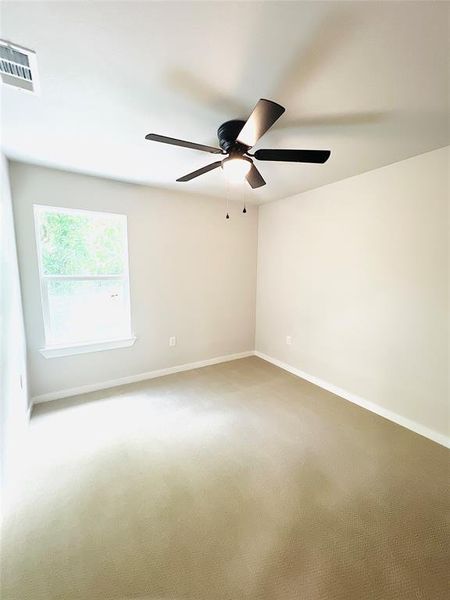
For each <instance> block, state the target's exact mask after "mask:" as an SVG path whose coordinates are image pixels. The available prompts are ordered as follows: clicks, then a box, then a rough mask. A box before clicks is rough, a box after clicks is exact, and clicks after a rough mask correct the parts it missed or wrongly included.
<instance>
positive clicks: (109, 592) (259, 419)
mask: <svg viewBox="0 0 450 600" xmlns="http://www.w3.org/2000/svg"><path fill="white" fill-rule="evenodd" d="M30 433H31V437H30V448H29V449H28V450H27V452H28V454H29V460H30V464H29V467H28V469H27V470H26V471H25V472H24V473H23V475H22V480H21V484H20V485H19V484H18V491H17V493H18V494H19V499H18V500H17V501H16V503H15V508H14V511H13V512H12V513H11V514H8V515H7V518H6V525H5V537H4V544H3V595H2V599H3V600H103V599H111V600H112V599H121V600H124V599H127V600H131V599H134V600H137V599H139V600H144V599H145V600H215V599H217V600H235V599H236V600H303V599H304V600H367V599H369V600H391V599H392V600H403V599H404V600H419V599H420V600H422V599H426V600H444V598H445V599H448V597H449V596H448V583H449V581H448V575H447V573H448V570H449V569H448V567H449V564H448V558H449V554H448V551H449V547H448V542H447V541H446V539H448V529H447V530H446V523H448V520H447V518H448V514H449V513H448V509H449V499H448V492H447V489H446V485H447V483H448V462H447V461H448V453H447V451H446V450H445V449H444V448H442V447H441V446H438V445H437V444H434V443H433V442H431V441H429V440H426V439H424V438H422V437H420V436H418V435H416V434H414V433H411V432H409V431H407V430H405V429H403V428H401V427H399V426H397V425H394V424H393V423H390V422H388V421H386V420H384V419H382V418H380V417H377V416H375V415H374V414H371V413H369V412H367V411H365V410H363V409H361V408H359V407H356V406H354V405H352V404H350V403H349V402H347V401H345V400H342V399H340V398H338V397H336V396H334V395H332V394H330V393H328V392H325V391H323V390H321V389H319V388H317V387H315V386H314V385H311V384H309V383H307V382H305V381H302V380H300V379H298V378H296V377H294V376H293V375H290V374H287V373H285V372H283V371H281V370H279V369H277V368H276V367H273V366H271V365H269V364H267V363H265V362H263V361H262V360H260V359H257V358H248V359H243V360H239V361H234V362H232V363H226V364H222V365H217V366H212V367H207V368H204V369H199V370H196V371H190V372H186V373H181V374H178V375H172V376H168V377H163V378H160V379H154V380H152V381H147V382H144V383H140V384H132V385H128V386H123V387H121V388H116V389H114V390H109V391H106V392H101V393H99V392H97V393H92V394H87V395H85V396H83V397H78V398H74V399H71V400H65V401H60V402H54V403H50V404H47V405H41V406H39V407H37V409H36V410H35V412H34V415H33V419H32V427H31V432H30ZM20 490H21V491H20Z"/></svg>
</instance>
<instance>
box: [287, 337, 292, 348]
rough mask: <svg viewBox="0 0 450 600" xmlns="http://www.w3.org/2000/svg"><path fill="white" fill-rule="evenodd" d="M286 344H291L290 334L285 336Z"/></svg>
mask: <svg viewBox="0 0 450 600" xmlns="http://www.w3.org/2000/svg"><path fill="white" fill-rule="evenodd" d="M286 344H287V345H288V346H292V336H290V335H287V336H286Z"/></svg>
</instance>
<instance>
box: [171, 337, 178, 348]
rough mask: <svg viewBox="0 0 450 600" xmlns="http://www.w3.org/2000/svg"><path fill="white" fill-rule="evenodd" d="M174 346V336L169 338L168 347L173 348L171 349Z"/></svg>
mask: <svg viewBox="0 0 450 600" xmlns="http://www.w3.org/2000/svg"><path fill="white" fill-rule="evenodd" d="M176 345H177V338H176V337H175V336H174V335H172V336H171V337H170V338H169V346H170V347H171V348H173V347H174V346H176Z"/></svg>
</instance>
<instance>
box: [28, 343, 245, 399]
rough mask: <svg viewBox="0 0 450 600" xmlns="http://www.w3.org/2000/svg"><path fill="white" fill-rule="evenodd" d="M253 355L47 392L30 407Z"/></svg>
mask: <svg viewBox="0 0 450 600" xmlns="http://www.w3.org/2000/svg"><path fill="white" fill-rule="evenodd" d="M254 354H255V353H254V351H253V350H250V351H248V352H239V353H237V354H227V355H226V356H216V357H215V358H208V359H206V360H199V361H197V362H192V363H186V364H184V365H177V366H175V367H168V368H166V369H158V370H156V371H148V372H147V373H139V374H137V375H129V376H127V377H120V378H118V379H110V380H108V381H102V382H100V383H92V384H88V385H80V386H79V387H74V388H68V389H65V390H59V391H57V392H49V393H47V394H41V395H39V396H34V397H33V398H31V405H34V404H40V403H41V402H49V401H51V400H61V399H62V398H69V397H70V396H79V395H80V394H86V393H88V392H97V391H99V390H106V389H108V388H113V387H117V386H119V385H124V384H126V383H137V382H138V381H145V380H146V379H155V377H163V376H164V375H172V374H173V373H180V372H181V371H191V370H192V369H200V368H201V367H208V366H209V365H216V364H219V363H224V362H229V361H231V360H237V359H239V358H247V357H248V356H254Z"/></svg>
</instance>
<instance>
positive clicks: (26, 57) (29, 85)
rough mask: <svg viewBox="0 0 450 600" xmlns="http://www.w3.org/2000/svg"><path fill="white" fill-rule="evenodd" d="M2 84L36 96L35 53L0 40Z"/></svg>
mask: <svg viewBox="0 0 450 600" xmlns="http://www.w3.org/2000/svg"><path fill="white" fill-rule="evenodd" d="M0 77H1V81H2V83H4V84H5V85H11V86H13V87H15V88H18V89H20V90H24V91H26V92H31V93H34V94H36V93H37V92H38V78H37V62H36V53H35V52H33V50H27V49H26V48H21V47H20V46H16V45H15V44H11V43H10V42H5V41H4V40H0Z"/></svg>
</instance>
